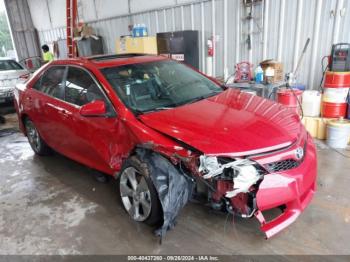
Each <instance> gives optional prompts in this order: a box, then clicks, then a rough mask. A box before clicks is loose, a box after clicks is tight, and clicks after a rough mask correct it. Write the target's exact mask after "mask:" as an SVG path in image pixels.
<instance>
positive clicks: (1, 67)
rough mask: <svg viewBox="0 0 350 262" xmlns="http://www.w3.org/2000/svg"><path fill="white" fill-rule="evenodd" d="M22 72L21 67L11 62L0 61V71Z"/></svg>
mask: <svg viewBox="0 0 350 262" xmlns="http://www.w3.org/2000/svg"><path fill="white" fill-rule="evenodd" d="M7 70H23V67H22V66H21V65H20V64H18V63H17V62H16V61H13V60H0V71H7Z"/></svg>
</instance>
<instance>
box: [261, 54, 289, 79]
mask: <svg viewBox="0 0 350 262" xmlns="http://www.w3.org/2000/svg"><path fill="white" fill-rule="evenodd" d="M260 66H261V68H262V70H263V71H264V77H265V72H266V69H267V68H268V67H270V68H272V69H273V70H274V76H273V77H272V81H271V83H272V84H275V83H279V82H283V81H284V73H283V64H282V63H281V62H278V61H274V60H272V59H269V60H265V61H262V62H261V63H260ZM265 81H266V80H265Z"/></svg>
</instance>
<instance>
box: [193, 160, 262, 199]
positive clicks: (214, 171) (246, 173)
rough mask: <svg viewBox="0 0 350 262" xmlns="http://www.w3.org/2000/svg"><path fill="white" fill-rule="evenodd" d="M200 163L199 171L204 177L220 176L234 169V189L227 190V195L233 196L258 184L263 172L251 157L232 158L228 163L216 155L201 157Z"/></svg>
mask: <svg viewBox="0 0 350 262" xmlns="http://www.w3.org/2000/svg"><path fill="white" fill-rule="evenodd" d="M199 161H200V165H199V168H198V171H199V172H201V173H202V174H203V178H204V179H211V178H214V177H216V178H219V177H220V176H223V175H224V174H226V173H227V172H226V171H233V172H231V173H230V174H232V179H233V190H232V191H227V192H226V194H225V196H226V197H228V198H232V197H234V196H236V195H237V194H239V193H247V192H249V188H250V187H251V186H252V185H254V184H256V183H257V182H258V181H259V180H260V179H261V178H262V174H261V173H260V172H259V170H258V168H256V163H255V162H253V161H251V160H249V159H241V158H239V159H232V161H230V162H227V163H221V162H220V161H219V160H218V158H217V157H215V156H205V155H202V156H200V157H199Z"/></svg>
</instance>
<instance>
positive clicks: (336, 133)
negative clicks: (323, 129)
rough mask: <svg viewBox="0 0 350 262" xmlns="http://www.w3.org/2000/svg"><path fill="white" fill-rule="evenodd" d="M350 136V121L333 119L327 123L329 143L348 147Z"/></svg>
mask: <svg viewBox="0 0 350 262" xmlns="http://www.w3.org/2000/svg"><path fill="white" fill-rule="evenodd" d="M349 138H350V121H347V120H343V119H340V120H333V121H330V122H329V123H328V125H327V144H328V145H329V146H330V147H333V148H346V147H347V145H348V142H349Z"/></svg>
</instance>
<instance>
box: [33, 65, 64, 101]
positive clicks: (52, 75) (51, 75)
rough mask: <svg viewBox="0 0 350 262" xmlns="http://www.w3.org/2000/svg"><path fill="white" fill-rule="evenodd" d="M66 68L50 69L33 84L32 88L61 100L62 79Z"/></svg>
mask: <svg viewBox="0 0 350 262" xmlns="http://www.w3.org/2000/svg"><path fill="white" fill-rule="evenodd" d="M65 70H66V68H65V67H63V66H60V67H51V68H49V69H48V70H47V71H46V72H45V73H44V75H43V76H42V77H41V78H40V79H39V80H38V81H37V82H36V83H35V84H34V86H33V88H34V89H37V90H39V91H41V92H43V93H45V94H47V95H49V96H52V97H56V98H59V99H63V94H64V89H63V86H62V84H63V77H64V72H65Z"/></svg>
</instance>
